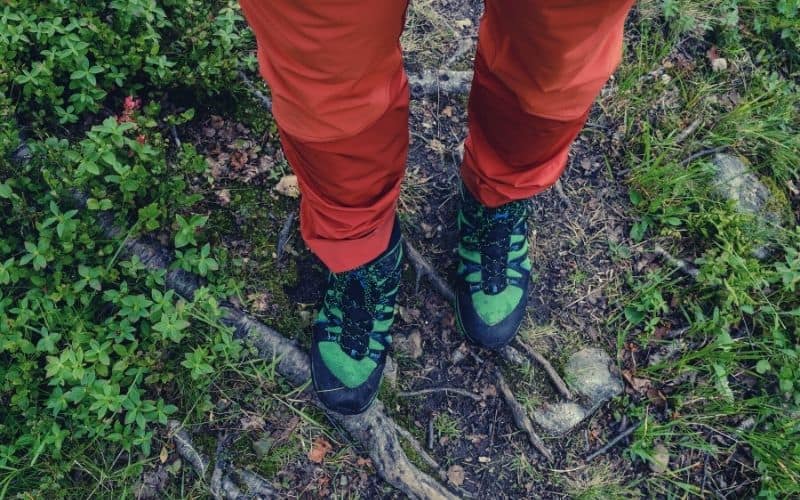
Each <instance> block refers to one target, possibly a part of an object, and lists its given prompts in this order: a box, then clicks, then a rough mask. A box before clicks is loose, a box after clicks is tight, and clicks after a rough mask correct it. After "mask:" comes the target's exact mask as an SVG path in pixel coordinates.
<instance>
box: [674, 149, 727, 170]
mask: <svg viewBox="0 0 800 500" xmlns="http://www.w3.org/2000/svg"><path fill="white" fill-rule="evenodd" d="M726 149H728V146H718V147H716V148H708V149H701V150H700V151H698V152H697V153H694V154H692V155H689V156H688V157H687V158H686V159H684V160H683V161H681V166H686V165H688V164H690V163H692V162H693V161H695V160H696V159H698V158H702V157H704V156H708V155H713V154H716V153H720V152H722V151H725V150H726Z"/></svg>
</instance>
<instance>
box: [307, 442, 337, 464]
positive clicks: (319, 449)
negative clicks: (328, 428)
mask: <svg viewBox="0 0 800 500" xmlns="http://www.w3.org/2000/svg"><path fill="white" fill-rule="evenodd" d="M332 449H333V446H332V445H331V443H330V442H329V441H328V440H327V439H325V438H324V437H322V436H320V437H318V438H316V439H314V442H313V443H312V444H311V451H309V452H308V459H309V460H311V461H312V462H314V463H315V464H321V463H322V462H323V461H324V460H325V455H327V454H328V452H329V451H331V450H332Z"/></svg>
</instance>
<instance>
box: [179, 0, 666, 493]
mask: <svg viewBox="0 0 800 500" xmlns="http://www.w3.org/2000/svg"><path fill="white" fill-rule="evenodd" d="M481 8H482V2H479V1H477V0H474V1H463V0H453V1H444V2H435V3H434V2H430V1H428V2H424V1H423V2H418V3H417V5H416V6H415V7H414V8H413V9H412V11H411V12H410V14H409V18H408V29H407V33H406V34H405V35H404V40H403V42H404V45H405V46H406V60H407V68H408V70H409V73H415V72H418V71H420V70H421V69H422V68H437V67H438V68H447V69H458V70H463V69H469V67H470V61H471V58H472V55H473V54H474V47H475V41H476V39H477V26H478V18H479V15H480V11H481ZM613 95H614V82H613V81H612V82H610V83H609V85H607V87H606V88H605V89H604V91H603V95H602V97H601V104H602V102H606V101H610V100H613ZM465 104H466V96H465V95H446V94H444V93H432V94H431V93H428V94H427V95H425V96H424V97H423V98H421V99H415V100H413V101H412V104H411V120H410V130H411V145H410V152H409V161H408V174H407V179H406V185H405V186H404V189H403V194H402V198H401V206H400V210H401V221H402V224H403V230H404V234H405V237H406V238H409V239H410V240H411V241H412V242H413V244H414V246H415V247H416V248H417V249H418V250H419V251H420V252H421V253H422V254H423V255H425V256H426V257H427V258H428V259H430V260H431V261H432V262H433V263H434V264H435V267H436V268H437V269H438V270H439V271H440V272H441V274H443V275H444V276H446V277H448V278H452V276H453V274H454V271H455V259H454V248H455V244H456V237H457V235H456V230H455V213H456V196H455V194H456V192H457V189H458V183H459V176H458V166H459V161H460V155H461V148H462V147H463V146H462V142H463V140H464V137H465V136H466V126H467V121H466V106H465ZM620 126H621V124H620V123H618V121H616V120H614V119H612V118H611V117H609V116H608V115H606V114H604V113H603V112H602V106H601V105H598V106H595V108H594V109H593V110H592V113H591V116H590V119H589V123H588V124H587V126H586V128H585V129H584V130H583V132H582V133H581V134H580V136H579V138H578V139H577V141H576V142H575V144H574V146H573V148H572V151H571V154H570V158H569V167H568V169H567V171H566V173H565V174H564V176H563V178H562V180H561V182H560V185H559V186H558V187H557V188H556V189H550V190H548V191H546V192H545V193H543V194H541V195H539V196H537V197H536V198H535V199H534V201H533V207H534V209H533V215H532V217H531V228H532V232H531V235H530V240H531V252H532V258H533V262H534V278H533V279H534V281H533V286H532V287H531V291H530V296H529V318H528V320H527V321H526V323H525V325H523V328H522V331H521V333H520V336H521V338H522V339H523V340H524V341H525V342H527V343H528V344H529V345H531V346H533V347H535V348H536V349H537V350H539V352H541V353H542V354H544V355H545V356H546V357H547V358H548V359H549V360H550V361H551V363H552V364H553V365H554V366H555V368H556V369H559V368H560V367H561V366H562V365H563V363H564V362H565V361H566V359H567V357H568V356H569V355H570V354H572V353H573V352H575V351H577V350H578V349H579V348H581V347H584V346H594V347H599V348H602V349H604V350H605V351H606V352H608V353H609V354H611V355H612V358H615V357H616V353H617V352H618V342H619V339H618V335H617V332H615V331H612V330H610V329H609V328H608V326H607V325H608V324H609V319H610V318H611V317H612V316H614V315H617V314H620V305H619V303H618V301H617V300H618V297H619V294H620V293H621V290H622V289H623V287H624V281H625V275H626V273H629V272H631V271H632V270H636V271H637V272H638V271H642V270H643V269H645V268H646V267H647V266H648V264H649V263H650V261H651V257H648V256H639V254H638V251H637V249H636V247H635V245H634V244H633V243H632V242H631V241H630V240H629V239H628V236H627V235H628V233H629V229H630V224H631V223H632V219H631V217H630V216H628V215H626V214H628V213H630V206H629V201H628V194H627V189H626V188H625V186H624V182H623V179H624V176H625V174H626V172H625V171H624V170H622V169H621V167H620V165H621V164H622V162H621V161H620V159H621V154H622V153H621V151H620V137H621V132H619V128H620ZM183 139H184V140H188V141H190V142H192V143H194V144H196V145H197V146H198V148H199V149H200V151H201V152H202V153H204V154H206V155H207V156H209V157H210V158H212V174H213V175H214V176H215V177H216V178H217V186H218V188H219V189H218V190H217V191H216V192H215V196H214V197H212V198H211V199H210V200H209V201H208V202H207V203H208V208H209V209H210V210H213V211H216V212H217V216H216V219H215V220H216V221H218V222H219V221H223V220H226V221H228V222H229V223H230V224H229V225H228V226H224V225H223V224H222V223H219V224H218V227H219V234H220V241H219V242H218V243H219V244H222V245H224V246H225V247H226V248H227V250H228V252H229V254H230V256H231V257H234V258H236V257H238V258H242V259H243V260H244V262H245V264H244V265H243V266H244V267H243V268H242V269H241V270H240V274H241V276H242V277H246V280H245V290H243V294H242V295H243V296H244V297H246V298H247V300H246V304H244V305H245V307H247V308H249V309H250V310H251V311H252V312H254V313H255V314H257V315H258V316H259V317H260V318H261V319H262V320H263V321H264V322H265V323H267V324H270V325H272V326H275V327H276V328H278V329H279V330H281V331H282V332H283V333H285V334H287V335H290V336H296V337H297V338H298V340H299V341H300V342H301V344H303V345H307V343H308V335H307V331H308V322H309V318H311V317H313V313H314V311H315V307H316V304H317V303H318V301H319V299H320V298H321V293H322V287H323V285H324V278H325V275H324V272H323V268H322V266H321V264H320V263H319V262H318V261H317V260H316V259H315V258H314V257H313V256H312V255H311V254H310V253H309V252H308V251H307V249H305V247H304V246H303V244H302V241H301V240H300V238H299V234H298V233H297V228H296V224H294V225H293V226H292V233H291V238H290V241H289V244H288V245H287V252H286V255H285V256H284V257H283V258H282V259H281V260H280V261H278V260H277V258H276V257H277V254H276V251H277V249H276V245H277V239H278V238H277V235H278V232H279V231H280V228H281V227H282V226H283V225H284V223H285V221H286V218H287V217H288V214H290V213H293V212H296V206H297V200H295V199H293V198H288V197H284V196H281V195H279V194H276V193H275V191H274V190H273V186H274V185H275V183H276V180H277V179H278V178H279V177H281V176H282V175H284V174H287V173H288V170H287V169H286V165H285V162H284V160H283V159H282V155H281V153H280V151H279V149H278V147H277V134H276V133H275V132H274V130H267V131H266V132H265V133H263V134H257V133H255V132H253V127H250V126H248V125H245V124H243V123H240V122H239V120H237V119H236V118H233V117H224V118H223V117H218V116H209V117H208V118H207V119H206V120H205V122H204V123H203V126H202V127H200V128H197V129H195V130H190V131H186V132H184V137H183ZM215 169H216V170H215ZM231 197H233V200H232V199H231ZM278 275H282V276H284V277H281V278H278ZM405 277H406V279H405V281H404V285H403V288H402V290H401V294H400V297H399V304H400V314H399V317H398V321H397V322H396V326H395V328H394V336H395V349H394V354H393V356H394V358H393V359H394V361H395V364H396V369H397V374H396V380H397V382H396V386H392V383H391V382H386V383H385V384H384V387H383V389H382V392H381V395H380V398H381V400H382V401H383V402H384V403H385V404H386V406H387V410H388V411H389V413H390V415H391V416H392V417H393V418H394V419H395V420H396V421H398V422H399V423H402V425H404V426H405V427H406V428H407V429H408V430H409V431H410V432H411V433H412V434H413V435H414V436H416V437H417V438H418V439H419V440H420V441H421V442H422V443H424V444H425V445H426V447H427V448H428V452H429V453H430V454H431V455H432V456H433V457H434V458H435V459H436V460H437V461H439V463H440V464H442V466H443V467H444V468H445V469H447V470H449V471H455V473H454V475H453V477H451V478H450V480H451V482H452V483H453V484H458V485H460V486H461V488H463V490H465V491H466V492H468V493H469V494H470V495H472V496H474V497H476V498H478V497H493V498H523V497H545V498H560V497H572V496H577V495H581V494H589V492H591V491H602V488H604V487H614V488H616V489H613V491H615V492H616V494H619V495H622V494H624V493H625V491H626V490H625V487H624V485H626V484H629V483H630V482H631V481H632V480H633V479H635V478H636V477H638V476H640V475H641V474H644V473H646V472H647V467H646V466H641V465H639V466H634V465H633V464H632V462H631V461H629V460H628V459H626V458H623V456H622V455H621V449H623V447H624V442H623V443H622V444H621V445H620V446H619V447H618V448H615V449H614V450H612V451H611V452H610V453H609V454H607V455H605V456H603V457H600V458H598V459H596V460H594V461H592V462H591V463H589V464H584V462H583V460H582V459H583V457H585V456H586V455H588V454H589V453H590V452H592V451H594V450H596V449H598V448H599V447H601V446H602V445H603V444H605V443H606V442H607V441H608V440H609V439H611V438H613V437H614V436H615V435H617V434H618V433H619V431H620V429H622V428H624V427H625V426H626V425H627V422H626V420H625V417H623V416H622V413H623V412H622V411H620V407H621V406H620V405H621V403H620V401H618V400H614V401H612V402H610V403H608V404H606V405H604V406H603V407H602V408H600V409H599V410H598V411H597V412H596V413H595V414H594V415H592V416H591V417H590V418H588V419H587V420H586V421H584V422H583V423H582V424H580V425H579V426H578V427H577V428H576V429H574V430H573V431H571V432H570V433H568V434H567V435H564V436H547V435H545V434H544V433H543V434H542V435H543V437H544V438H545V442H546V444H547V445H548V446H549V447H550V448H551V449H552V451H553V452H554V455H555V457H556V459H555V462H553V463H550V464H546V463H544V462H543V461H542V460H541V458H540V456H539V455H538V454H537V453H536V451H535V450H534V449H533V447H532V446H531V445H530V444H529V443H528V441H527V439H526V437H525V435H524V433H522V432H520V431H519V429H518V428H517V426H516V425H515V424H514V422H513V419H512V416H511V414H510V412H509V410H508V408H507V406H506V404H505V403H504V401H503V399H502V398H501V397H499V396H498V389H497V387H496V385H495V379H494V377H493V376H492V374H493V373H494V371H495V367H497V366H499V367H500V368H501V369H502V370H503V371H504V373H505V374H506V377H507V378H508V379H509V380H510V382H511V384H512V386H513V388H514V392H515V394H516V396H517V398H518V399H519V400H520V401H521V402H522V403H523V405H525V406H526V407H527V408H529V409H530V408H533V407H535V406H539V405H542V404H547V402H554V401H557V400H558V396H557V394H556V393H555V392H554V390H553V389H552V387H551V385H550V383H549V382H548V380H547V378H546V377H545V375H544V373H543V372H541V370H540V369H539V368H538V366H535V365H533V366H530V367H528V368H519V367H511V366H508V365H506V364H505V363H504V362H503V361H502V360H501V359H500V358H499V357H498V356H497V355H495V354H494V353H491V352H488V351H483V350H478V349H476V348H474V347H471V346H469V345H467V344H466V343H465V341H464V339H463V338H462V336H461V335H460V334H459V333H458V332H457V330H456V328H455V326H454V318H453V311H452V308H451V306H450V304H449V303H448V302H447V301H446V300H445V299H444V298H442V297H441V296H440V295H439V294H438V293H437V292H436V291H434V290H433V289H432V287H430V286H429V284H428V283H427V282H426V281H425V280H423V281H422V282H421V283H420V284H419V286H416V283H415V280H414V273H413V271H412V270H411V268H410V266H408V269H407V272H406V274H405ZM275 283H277V285H276V284H275ZM265 289H266V291H265ZM281 292H282V294H281ZM621 361H622V362H623V363H628V362H629V361H630V360H629V359H622V360H621ZM623 366H624V365H623ZM245 387H247V386H240V387H239V390H244V388H245ZM446 387H456V388H460V389H466V390H468V391H470V392H473V393H474V394H477V395H479V396H480V398H479V400H477V401H476V400H473V399H471V398H467V397H464V396H462V395H459V394H456V393H451V392H444V391H440V392H434V393H429V394H425V395H421V396H413V395H411V396H410V395H403V394H402V393H404V392H409V391H416V390H420V389H428V388H439V389H441V388H446ZM229 389H230V388H229ZM230 390H231V391H232V392H226V394H228V395H229V394H231V393H232V394H237V392H236V391H237V389H236V388H235V387H234V388H233V389H230ZM221 399H224V398H222V396H221ZM234 406H235V409H226V408H227V407H226V408H223V409H222V410H221V411H220V415H225V418H222V417H220V422H226V423H228V424H229V423H230V422H237V421H238V422H242V421H244V420H246V419H247V418H250V416H252V415H253V414H256V413H258V405H256V404H252V403H251V402H249V400H248V398H245V397H242V400H241V401H238V402H237V404H236V405H234ZM292 406H293V407H294V408H303V407H304V399H303V396H296V397H294V399H292ZM281 408H283V409H281V410H280V411H274V412H272V413H270V414H267V415H263V421H260V422H258V423H257V424H258V425H254V426H252V427H251V428H250V429H247V430H246V431H245V432H243V433H241V434H240V435H239V437H238V438H237V439H238V440H239V441H240V442H241V443H240V444H241V446H240V448H239V449H240V455H239V456H236V457H233V459H234V461H236V462H237V463H238V464H239V465H241V466H248V464H250V465H253V464H255V467H256V468H257V469H258V470H259V471H260V472H261V473H263V474H265V475H267V476H268V477H269V479H271V480H273V481H274V482H275V484H276V486H278V487H280V488H282V491H283V493H285V495H286V497H288V498H316V497H319V496H325V495H332V496H334V497H348V498H349V497H363V498H394V497H398V496H400V495H399V494H398V493H397V492H395V491H394V490H392V489H391V488H390V487H389V486H387V485H386V484H385V483H383V482H382V481H381V480H380V479H379V478H378V477H377V476H376V475H375V474H373V473H372V472H373V471H372V469H371V466H370V463H369V460H368V459H366V458H364V457H365V454H364V453H363V450H358V449H356V448H352V447H351V445H349V444H348V441H347V437H346V436H345V435H344V434H343V433H341V432H340V431H338V430H336V429H332V430H327V431H326V430H324V428H325V426H327V425H328V424H329V422H326V420H325V417H324V415H322V414H321V413H320V412H315V411H314V410H309V412H310V414H311V415H313V416H314V418H315V419H316V421H317V422H319V423H320V425H321V427H318V426H314V425H311V426H309V425H308V420H309V419H306V418H305V417H303V416H299V415H298V413H297V412H294V411H290V409H288V407H281ZM311 420H313V419H311ZM224 427H225V426H224V425H217V426H215V425H214V424H209V429H208V430H210V431H211V432H212V433H213V432H216V431H219V430H221V429H223V428H224ZM303 428H305V430H303ZM295 432H299V433H300V434H302V436H303V439H301V441H300V442H299V443H295V445H296V446H295V447H294V448H292V447H290V446H287V447H286V449H287V452H286V454H285V456H283V455H282V456H280V457H278V458H275V459H274V460H272V461H270V460H271V459H270V457H273V455H272V454H268V455H267V459H264V458H263V457H258V456H256V454H255V452H254V451H253V450H252V449H251V445H250V443H252V442H255V441H257V440H259V439H262V438H263V437H264V436H265V435H266V436H268V437H269V438H270V439H271V443H272V445H271V446H272V450H277V449H280V445H281V444H282V443H286V444H289V443H292V442H293V441H292V439H293V438H292V434H293V433H295ZM314 436H323V437H324V438H325V439H326V440H328V441H331V442H332V450H331V451H330V453H329V456H330V457H332V458H331V459H330V460H325V461H324V462H323V463H314V462H313V461H310V460H309V459H308V458H307V454H308V453H309V452H310V451H311V449H312V448H313V447H314V446H316V445H315V441H314V439H315V438H314ZM273 458H274V457H273ZM267 462H268V463H269V465H265V464H266V463H267ZM459 468H460V469H461V470H463V477H460V473H459Z"/></svg>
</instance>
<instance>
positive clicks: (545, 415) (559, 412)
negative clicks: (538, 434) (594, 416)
mask: <svg viewBox="0 0 800 500" xmlns="http://www.w3.org/2000/svg"><path fill="white" fill-rule="evenodd" d="M586 416H587V411H586V410H585V409H584V408H583V407H582V406H580V405H578V404H575V403H555V404H551V405H544V406H542V407H540V408H537V409H536V410H534V411H533V419H534V420H535V421H536V423H537V424H539V425H540V426H542V428H543V429H544V430H546V431H548V432H550V433H552V434H564V433H565V432H569V431H570V430H572V429H573V428H574V427H575V426H576V425H578V424H579V423H581V422H582V421H583V419H584V418H586Z"/></svg>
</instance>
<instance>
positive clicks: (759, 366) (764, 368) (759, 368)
mask: <svg viewBox="0 0 800 500" xmlns="http://www.w3.org/2000/svg"><path fill="white" fill-rule="evenodd" d="M770 370H772V366H771V365H770V364H769V361H767V360H766V359H761V360H759V361H758V363H756V373H758V374H760V375H764V374H765V373H767V372H768V371H770Z"/></svg>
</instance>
